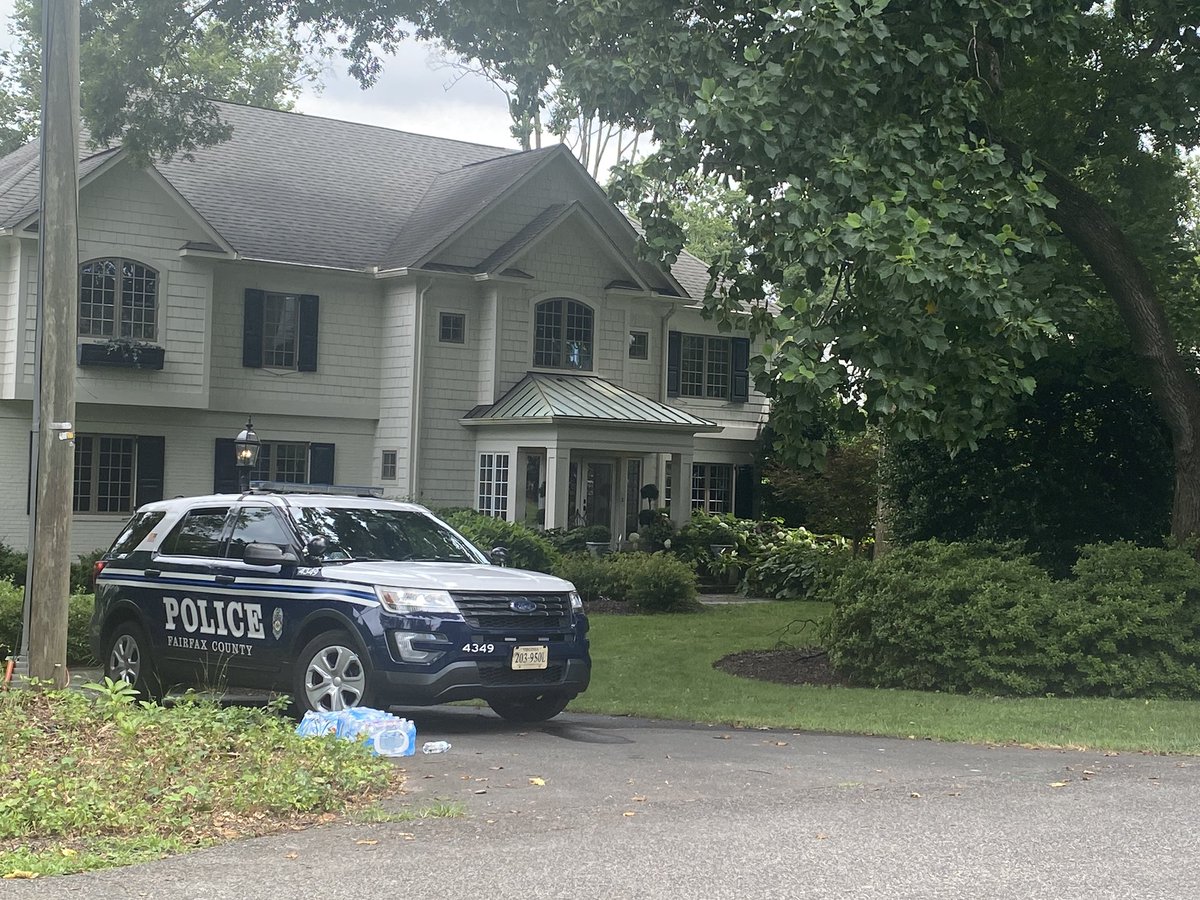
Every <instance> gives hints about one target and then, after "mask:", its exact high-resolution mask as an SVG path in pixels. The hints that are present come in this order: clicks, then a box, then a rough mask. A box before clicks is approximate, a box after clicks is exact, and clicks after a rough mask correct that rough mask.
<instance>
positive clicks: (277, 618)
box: [271, 606, 283, 640]
mask: <svg viewBox="0 0 1200 900" xmlns="http://www.w3.org/2000/svg"><path fill="white" fill-rule="evenodd" d="M271 634H273V635H275V640H279V639H280V638H281V637H283V608H282V607H280V606H277V607H275V614H274V615H273V616H271Z"/></svg>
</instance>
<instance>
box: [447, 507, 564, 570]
mask: <svg viewBox="0 0 1200 900" xmlns="http://www.w3.org/2000/svg"><path fill="white" fill-rule="evenodd" d="M437 514H438V516H439V517H440V518H442V519H443V520H445V521H446V522H447V523H448V524H449V525H450V526H451V527H452V528H454V529H455V530H456V531H459V532H461V533H462V535H463V537H465V538H466V539H467V540H469V541H470V542H471V543H473V544H474V545H475V546H476V547H478V548H479V549H480V550H482V551H483V552H484V553H488V552H490V551H491V550H492V548H493V547H505V548H507V549H508V564H509V565H510V566H512V567H513V568H514V569H530V570H532V571H534V572H552V571H554V566H555V564H556V563H557V562H558V560H559V553H558V551H557V550H555V549H554V546H553V545H552V544H551V543H550V542H549V541H548V540H546V538H544V537H543V536H542V535H541V533H540V532H537V531H534V530H533V529H532V528H530V527H528V526H527V525H522V524H521V523H519V522H506V521H504V519H497V518H494V517H492V516H485V515H484V514H483V513H480V512H476V511H475V510H473V509H443V510H438V511H437Z"/></svg>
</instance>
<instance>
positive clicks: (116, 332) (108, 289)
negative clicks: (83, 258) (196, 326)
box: [79, 258, 158, 341]
mask: <svg viewBox="0 0 1200 900" xmlns="http://www.w3.org/2000/svg"><path fill="white" fill-rule="evenodd" d="M157 335H158V272H156V271H155V270H154V269H151V268H150V267H149V266H143V265H142V264H141V263H139V262H134V261H133V260H131V259H116V258H112V259H93V260H90V261H88V262H85V263H84V264H83V265H82V266H80V267H79V336H80V337H97V338H114V337H123V338H133V339H134V340H140V341H153V340H155V338H156V337H157Z"/></svg>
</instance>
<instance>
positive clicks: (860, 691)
mask: <svg viewBox="0 0 1200 900" xmlns="http://www.w3.org/2000/svg"><path fill="white" fill-rule="evenodd" d="M825 613H826V607H825V606H823V605H822V604H816V603H761V604H745V605H735V606H724V607H711V608H708V609H706V610H705V611H703V612H700V613H690V614H677V615H662V616H611V615H609V616H606V615H594V616H592V617H591V625H592V633H591V638H592V659H593V673H592V684H591V687H589V688H588V690H587V692H586V693H584V694H583V695H581V696H580V697H578V698H577V699H575V700H574V701H572V703H571V709H572V710H575V711H578V712H595V713H605V714H609V715H634V716H645V717H649V718H660V719H678V720H684V721H692V722H711V723H717V724H724V725H735V726H744V727H771V728H782V729H793V730H797V731H823V732H833V733H843V734H872V735H886V736H892V737H902V738H910V737H911V738H931V739H933V740H939V741H964V742H972V743H997V744H1023V745H1029V746H1036V747H1070V748H1089V749H1095V750H1143V751H1152V752H1156V753H1192V754H1200V715H1198V714H1197V711H1198V710H1197V704H1196V703H1195V702H1190V701H1184V700H1178V701H1171V700H1151V701H1146V700H1111V699H1062V698H1052V697H1039V698H1028V699H1007V698H996V697H984V696H963V695H951V694H937V693H923V692H920V691H901V690H883V689H880V690H876V689H871V688H830V687H809V686H803V685H799V686H792V685H782V684H771V683H767V682H761V681H754V680H750V679H745V678H737V677H735V676H733V675H728V674H726V673H724V672H721V671H718V670H717V669H714V668H713V665H712V664H713V662H715V661H716V660H717V659H719V658H721V657H722V656H725V655H726V654H728V653H734V652H737V651H739V650H761V649H769V648H771V647H773V646H775V644H776V643H777V642H778V641H779V640H780V638H781V637H786V639H787V642H788V643H790V644H794V645H795V646H805V645H811V644H813V643H815V642H816V639H815V634H813V633H812V631H811V630H809V631H808V632H807V633H805V632H801V633H799V634H796V633H795V629H794V628H793V629H792V630H791V632H790V633H787V634H785V631H786V630H787V628H788V625H789V623H794V622H797V621H799V620H804V619H813V620H816V619H820V618H821V617H823V616H824V615H825Z"/></svg>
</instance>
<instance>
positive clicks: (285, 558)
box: [242, 544, 300, 566]
mask: <svg viewBox="0 0 1200 900" xmlns="http://www.w3.org/2000/svg"><path fill="white" fill-rule="evenodd" d="M299 561H300V560H298V559H297V558H296V554H295V553H293V552H292V551H291V550H280V549H279V548H278V547H277V546H275V545H274V544H247V545H246V551H245V552H244V553H243V554H242V562H244V563H246V564H247V565H250V566H286V565H295V564H296V563H298V562H299Z"/></svg>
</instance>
